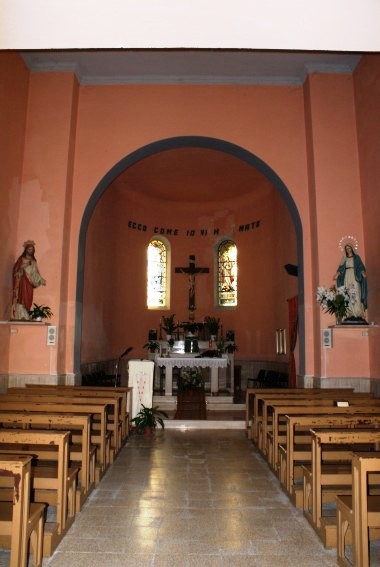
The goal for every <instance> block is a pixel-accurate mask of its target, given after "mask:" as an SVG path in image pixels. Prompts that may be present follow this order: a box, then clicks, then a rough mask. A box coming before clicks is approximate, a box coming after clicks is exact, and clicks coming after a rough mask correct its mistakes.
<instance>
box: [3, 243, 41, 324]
mask: <svg viewBox="0 0 380 567" xmlns="http://www.w3.org/2000/svg"><path fill="white" fill-rule="evenodd" d="M34 254H35V243H34V242H33V240H27V241H26V242H24V252H23V253H22V254H21V256H19V258H18V259H17V261H16V263H15V265H14V267H13V300H12V310H11V319H16V320H19V321H20V320H21V321H22V320H25V321H27V320H28V319H29V318H30V317H29V311H30V309H31V307H32V304H33V291H34V288H36V287H39V286H40V285H46V281H45V280H44V278H43V277H42V276H41V274H40V272H39V270H38V266H37V260H36V258H35V255H34Z"/></svg>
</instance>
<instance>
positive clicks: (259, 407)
mask: <svg viewBox="0 0 380 567" xmlns="http://www.w3.org/2000/svg"><path fill="white" fill-rule="evenodd" d="M351 397H352V398H354V399H360V398H363V397H364V398H366V399H367V398H369V397H371V398H373V397H374V396H373V395H372V394H361V393H359V394H356V393H355V392H353V391H352V390H348V391H346V390H343V389H342V390H340V391H337V390H335V389H333V390H324V389H319V390H311V391H309V390H303V393H301V392H297V393H285V394H284V393H282V394H274V393H271V394H267V393H266V392H259V393H257V394H256V395H255V399H254V411H255V414H254V416H253V417H252V431H251V439H252V440H253V441H254V442H255V443H256V444H258V443H259V441H258V439H259V432H260V425H261V423H262V421H263V420H264V415H263V413H264V411H265V402H266V401H269V400H275V399H278V400H282V401H283V402H285V401H289V402H290V400H301V399H304V400H314V399H324V400H335V401H336V400H342V399H343V400H347V399H349V398H351Z"/></svg>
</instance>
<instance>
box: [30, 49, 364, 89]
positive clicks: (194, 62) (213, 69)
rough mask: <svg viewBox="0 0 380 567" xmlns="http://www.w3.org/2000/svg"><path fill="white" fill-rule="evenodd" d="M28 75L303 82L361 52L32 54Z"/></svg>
mask: <svg viewBox="0 0 380 567" xmlns="http://www.w3.org/2000/svg"><path fill="white" fill-rule="evenodd" d="M21 54H22V56H23V58H24V61H25V62H26V64H27V66H28V67H29V69H30V70H32V71H36V72H38V71H74V72H75V73H76V75H77V77H78V80H79V81H80V82H81V83H82V84H128V83H145V84H147V83H179V84H181V83H183V84H189V83H192V84H197V83H198V84H202V83H203V84H302V83H303V82H304V80H305V77H306V75H307V74H308V73H311V72H328V73H351V72H352V71H353V70H354V68H355V66H356V65H357V63H358V61H359V59H360V54H350V53H332V52H310V51H308V52H306V51H305V52H301V51H299V52H297V51H255V50H212V49H162V50H161V49H141V50H129V49H105V50H98V49H95V50H31V51H23V52H21Z"/></svg>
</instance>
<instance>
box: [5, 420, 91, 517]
mask: <svg viewBox="0 0 380 567" xmlns="http://www.w3.org/2000/svg"><path fill="white" fill-rule="evenodd" d="M0 425H2V426H3V427H4V428H10V427H11V428H14V427H18V428H23V429H29V428H33V429H36V428H37V429H38V428H40V427H48V428H49V429H54V430H57V429H65V430H69V431H70V432H71V434H72V437H74V436H76V435H77V433H79V435H80V438H79V443H77V442H76V443H75V444H72V443H70V444H69V459H70V461H74V462H76V463H79V467H80V469H79V478H80V486H78V487H77V502H76V508H77V510H80V509H81V507H82V505H83V502H84V501H85V500H86V498H87V496H88V495H89V493H90V491H91V490H92V488H93V487H94V485H95V459H96V447H95V446H94V445H91V444H90V433H91V416H89V415H77V414H54V413H30V412H14V413H10V412H4V411H0ZM74 439H75V441H77V439H76V438H75V437H74Z"/></svg>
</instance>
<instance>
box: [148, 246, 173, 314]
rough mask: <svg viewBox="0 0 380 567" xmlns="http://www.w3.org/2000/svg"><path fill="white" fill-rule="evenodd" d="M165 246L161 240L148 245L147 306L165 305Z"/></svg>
mask: <svg viewBox="0 0 380 567" xmlns="http://www.w3.org/2000/svg"><path fill="white" fill-rule="evenodd" d="M167 252H168V250H167V246H166V244H165V243H164V242H162V240H158V239H155V240H151V241H150V242H149V245H148V286H147V287H148V289H147V297H148V307H149V308H153V309H154V308H155V307H167V306H168V305H167V268H168V266H167Z"/></svg>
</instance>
